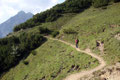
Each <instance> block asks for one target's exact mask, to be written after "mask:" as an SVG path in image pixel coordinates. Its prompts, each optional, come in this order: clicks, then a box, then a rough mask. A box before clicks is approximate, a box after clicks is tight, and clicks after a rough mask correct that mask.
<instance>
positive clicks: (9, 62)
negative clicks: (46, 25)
mask: <svg viewBox="0 0 120 80" xmlns="http://www.w3.org/2000/svg"><path fill="white" fill-rule="evenodd" d="M45 40H46V39H45V38H44V37H43V36H41V35H40V34H27V33H22V34H21V35H20V36H19V37H15V36H12V37H8V38H3V39H0V73H3V72H5V71H6V70H8V69H9V68H11V67H13V66H15V65H16V64H18V62H19V61H20V60H21V59H23V58H26V57H27V56H28V55H29V53H30V52H31V50H33V49H35V48H37V47H39V46H40V45H41V44H42V43H43V42H44V41H45Z"/></svg>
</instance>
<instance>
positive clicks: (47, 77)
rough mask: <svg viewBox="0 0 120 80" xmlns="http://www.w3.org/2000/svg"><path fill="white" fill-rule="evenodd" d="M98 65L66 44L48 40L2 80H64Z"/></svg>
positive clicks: (94, 60) (95, 61)
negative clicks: (70, 75)
mask: <svg viewBox="0 0 120 80" xmlns="http://www.w3.org/2000/svg"><path fill="white" fill-rule="evenodd" d="M58 45H59V46H58ZM25 62H28V64H25ZM98 64H99V63H98V61H97V60H96V59H95V58H92V57H91V56H88V55H86V54H84V53H80V52H78V51H76V50H75V49H74V48H72V47H70V46H68V45H65V44H64V43H61V42H58V41H53V40H48V41H47V42H46V43H44V44H43V45H42V46H41V47H39V48H37V49H36V50H35V51H32V53H31V55H30V56H29V57H28V58H27V59H25V60H22V61H21V62H20V63H19V65H17V66H16V67H15V68H12V69H11V70H10V71H9V72H7V73H6V74H5V75H4V76H3V77H2V78H1V80H62V79H63V78H64V77H66V76H67V75H68V74H71V73H75V72H78V71H82V70H85V69H90V68H94V67H96V66H97V65H98Z"/></svg>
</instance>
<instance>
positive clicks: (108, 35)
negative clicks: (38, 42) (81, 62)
mask: <svg viewBox="0 0 120 80" xmlns="http://www.w3.org/2000/svg"><path fill="white" fill-rule="evenodd" d="M119 8H120V3H116V4H114V5H110V6H108V7H107V9H95V8H90V9H88V10H85V11H84V12H83V13H80V14H79V15H77V16H76V17H74V18H72V19H71V21H69V22H68V23H67V24H65V25H64V27H63V28H62V29H61V31H60V35H59V37H61V38H62V39H64V40H66V41H69V42H70V43H73V44H74V40H75V39H76V37H77V38H79V40H80V41H79V47H80V48H81V49H85V48H88V47H89V48H91V49H92V50H93V51H94V52H95V53H98V54H99V55H102V56H103V57H104V59H105V60H106V61H107V62H108V64H113V63H115V62H117V61H120V47H119V46H120V41H119V40H118V39H116V38H115V37H114V36H115V35H117V34H118V33H120V26H119V25H120V15H119V14H120V9H119ZM65 29H73V30H74V31H76V32H78V34H66V33H64V30H65ZM70 31H72V30H70ZM63 36H64V37H63ZM96 41H100V42H102V43H103V44H104V53H103V54H100V50H99V46H97V43H96Z"/></svg>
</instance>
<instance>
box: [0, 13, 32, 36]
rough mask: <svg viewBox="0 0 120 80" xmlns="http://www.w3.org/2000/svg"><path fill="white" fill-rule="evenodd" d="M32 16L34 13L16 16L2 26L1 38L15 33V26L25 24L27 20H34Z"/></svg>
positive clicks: (0, 30)
mask: <svg viewBox="0 0 120 80" xmlns="http://www.w3.org/2000/svg"><path fill="white" fill-rule="evenodd" d="M32 16H33V14H32V13H25V12H24V11H20V12H19V13H18V14H16V15H15V16H13V17H11V18H10V19H8V20H7V21H5V22H4V23H2V24H0V38H1V37H5V36H6V35H7V34H9V33H11V32H13V28H14V26H16V25H18V24H21V23H23V22H25V21H26V20H28V19H30V18H32Z"/></svg>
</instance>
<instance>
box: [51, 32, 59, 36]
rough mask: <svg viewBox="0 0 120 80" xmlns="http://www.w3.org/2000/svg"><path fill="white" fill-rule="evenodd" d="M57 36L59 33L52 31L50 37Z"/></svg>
mask: <svg viewBox="0 0 120 80" xmlns="http://www.w3.org/2000/svg"><path fill="white" fill-rule="evenodd" d="M58 34H59V31H53V32H52V34H51V35H52V37H56V36H57V35H58Z"/></svg>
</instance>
